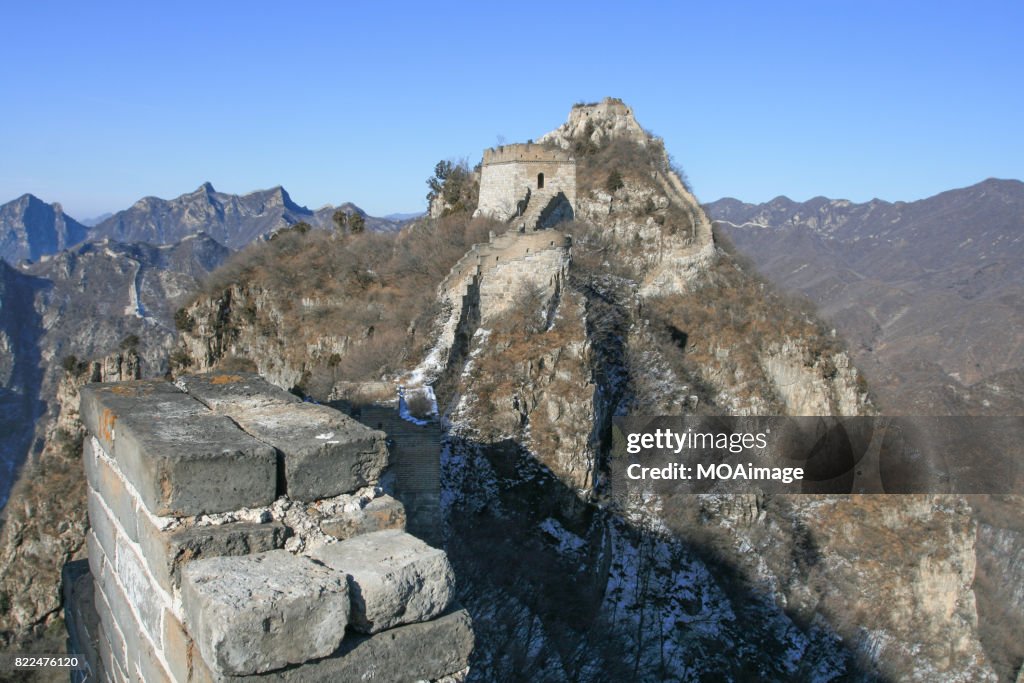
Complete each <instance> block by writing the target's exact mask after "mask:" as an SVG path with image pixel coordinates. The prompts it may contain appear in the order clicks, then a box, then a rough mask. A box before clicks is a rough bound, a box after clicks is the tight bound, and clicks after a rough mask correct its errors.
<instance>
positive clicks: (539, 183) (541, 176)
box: [537, 173, 544, 190]
mask: <svg viewBox="0 0 1024 683" xmlns="http://www.w3.org/2000/svg"><path fill="white" fill-rule="evenodd" d="M542 187H544V174H543V173H538V174H537V189H538V190H539V189H541V188H542Z"/></svg>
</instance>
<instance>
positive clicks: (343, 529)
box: [320, 496, 405, 540]
mask: <svg viewBox="0 0 1024 683" xmlns="http://www.w3.org/2000/svg"><path fill="white" fill-rule="evenodd" d="M320 529H321V530H322V531H323V532H324V533H325V534H329V535H331V536H334V537H335V538H337V539H339V540H345V539H347V538H352V537H353V536H358V535H360V534H369V533H372V532H374V531H386V530H388V529H396V530H399V531H404V530H405V506H404V505H402V503H401V502H400V501H397V500H395V499H394V498H392V497H391V496H380V497H379V498H374V499H373V500H371V501H370V502H369V503H367V504H366V507H364V508H362V509H361V510H357V511H354V512H352V513H348V514H344V515H339V516H337V517H331V518H329V519H325V520H324V521H322V522H321V523H320Z"/></svg>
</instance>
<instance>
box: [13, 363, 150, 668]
mask: <svg viewBox="0 0 1024 683" xmlns="http://www.w3.org/2000/svg"><path fill="white" fill-rule="evenodd" d="M140 375H141V366H140V359H139V357H138V355H137V354H136V353H135V352H134V351H131V350H129V351H125V352H119V353H115V354H112V355H110V356H107V357H106V358H104V359H102V360H100V361H93V362H90V363H84V364H82V365H81V366H80V367H76V368H74V369H73V371H72V372H66V373H65V374H64V375H63V377H62V378H61V380H60V382H59V384H58V387H57V391H56V395H55V400H56V403H57V407H58V410H57V411H56V412H57V414H58V417H57V419H56V420H55V421H53V422H52V423H50V424H49V425H48V428H47V430H46V437H45V446H44V447H43V449H42V452H41V453H40V454H39V455H38V456H37V457H36V458H34V459H33V460H32V461H31V462H30V463H28V464H27V465H26V466H25V467H24V468H23V470H22V473H21V476H20V477H19V479H18V484H17V485H16V487H15V488H14V490H13V491H12V493H11V499H10V502H9V503H8V505H7V506H6V508H5V509H4V524H3V527H2V528H0V645H3V646H4V647H10V648H13V649H14V650H17V649H18V648H19V646H20V647H22V648H24V647H26V646H28V644H30V643H31V646H32V647H33V648H36V649H38V648H43V649H45V648H46V647H49V648H51V649H52V651H54V652H60V651H62V650H63V644H64V635H63V621H62V619H61V617H60V612H59V610H60V606H61V598H60V575H61V568H62V567H63V566H64V564H65V563H66V562H68V561H70V560H72V559H74V558H75V557H76V556H78V555H79V554H80V553H81V552H82V548H83V544H84V541H85V530H86V528H87V526H88V522H87V519H86V505H85V480H84V479H83V477H82V460H81V448H82V436H83V434H84V429H83V427H82V422H81V419H80V417H79V414H78V403H79V399H78V390H79V388H80V387H82V386H83V385H84V384H86V383H89V382H118V381H123V380H129V379H137V378H138V377H140Z"/></svg>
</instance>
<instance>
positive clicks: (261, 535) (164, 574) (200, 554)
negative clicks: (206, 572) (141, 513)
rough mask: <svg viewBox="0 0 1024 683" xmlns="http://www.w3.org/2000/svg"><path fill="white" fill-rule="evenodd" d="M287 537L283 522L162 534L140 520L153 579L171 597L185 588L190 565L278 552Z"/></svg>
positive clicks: (145, 519) (184, 530)
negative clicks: (185, 573) (186, 566)
mask: <svg viewBox="0 0 1024 683" xmlns="http://www.w3.org/2000/svg"><path fill="white" fill-rule="evenodd" d="M287 535H288V528H287V527H285V526H284V525H283V524H281V523H280V522H270V523H267V524H253V523H248V522H237V523H231V524H220V525H216V526H203V527H191V528H188V529H179V530H176V531H161V530H160V529H158V528H157V527H156V526H155V525H154V524H153V523H152V521H150V520H149V519H147V518H144V517H143V518H140V519H139V545H140V546H141V547H142V553H143V555H144V556H145V557H146V563H147V564H148V565H149V568H150V570H151V571H152V573H153V578H155V579H156V581H157V583H159V584H160V586H161V587H162V588H163V589H164V590H165V591H167V593H168V594H173V593H174V589H175V588H177V587H178V586H179V585H181V567H182V566H183V565H184V564H185V563H187V562H191V561H192V560H196V559H200V558H208V557H220V556H224V555H228V556H235V555H252V554H254V553H261V552H265V551H267V550H276V549H278V548H283V547H284V542H285V539H286V538H287Z"/></svg>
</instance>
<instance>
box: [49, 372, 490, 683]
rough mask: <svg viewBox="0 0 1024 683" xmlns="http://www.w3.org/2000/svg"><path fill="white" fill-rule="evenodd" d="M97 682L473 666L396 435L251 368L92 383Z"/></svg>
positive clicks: (351, 676)
mask: <svg viewBox="0 0 1024 683" xmlns="http://www.w3.org/2000/svg"><path fill="white" fill-rule="evenodd" d="M81 413H82V419H83V422H84V424H85V426H86V428H87V430H88V432H89V433H88V437H87V439H86V443H85V448H84V453H83V459H84V464H85V470H86V477H87V480H88V507H89V522H90V531H89V533H88V538H87V545H88V568H87V569H86V568H85V567H81V566H77V567H69V568H68V569H67V571H66V581H65V586H66V591H67V596H66V598H67V599H66V608H65V609H66V615H67V622H68V627H69V636H70V640H71V651H73V652H78V653H82V654H84V655H85V656H86V658H87V659H88V661H89V666H90V670H91V671H90V672H91V674H92V678H89V679H88V680H111V681H121V680H144V681H208V680H228V681H230V680H236V679H237V680H242V679H250V678H251V679H259V680H302V681H311V680H312V681H315V680H323V681H328V680H387V681H406V680H408V681H418V680H436V679H440V678H443V677H445V676H450V675H455V674H459V673H460V672H462V671H464V670H465V669H466V667H467V662H468V656H469V653H470V651H471V650H472V647H473V633H472V626H471V623H470V620H469V617H468V615H467V614H466V612H465V611H464V610H461V609H459V608H457V607H456V606H454V605H453V604H452V596H453V593H454V585H453V583H454V577H453V574H452V570H451V567H450V565H449V564H448V560H447V557H446V555H445V553H444V551H442V550H438V549H436V548H432V547H430V546H429V545H427V544H426V543H424V542H423V541H421V540H419V539H417V538H415V537H414V536H411V535H410V534H408V533H406V532H405V530H404V527H405V512H404V509H403V508H402V505H401V504H400V503H399V502H398V501H396V500H395V499H394V498H392V497H391V496H389V495H387V494H386V493H385V491H384V490H383V488H382V487H381V486H380V481H381V478H382V476H383V475H384V474H385V472H386V468H387V466H388V462H389V454H388V450H387V447H386V443H385V438H386V437H385V434H384V433H383V432H381V431H377V430H374V429H370V428H368V427H365V426H363V425H361V424H359V423H357V422H356V421H354V420H352V419H351V418H349V417H347V416H345V415H343V414H341V413H339V412H338V411H335V410H333V409H330V408H327V407H324V406H319V405H315V404H310V403H304V402H302V401H300V400H299V399H297V398H296V397H294V396H292V395H291V394H289V393H287V392H285V391H283V390H281V389H278V388H276V387H274V386H272V385H270V384H268V383H267V382H265V381H264V380H262V379H261V378H259V377H258V376H256V375H243V374H238V375H223V374H222V375H197V376H189V377H183V378H181V379H180V380H179V381H178V382H177V383H176V385H174V384H170V383H167V382H163V381H152V380H150V381H134V382H121V383H117V384H107V385H103V384H96V385H89V386H87V387H84V388H83V389H82V407H81Z"/></svg>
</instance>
